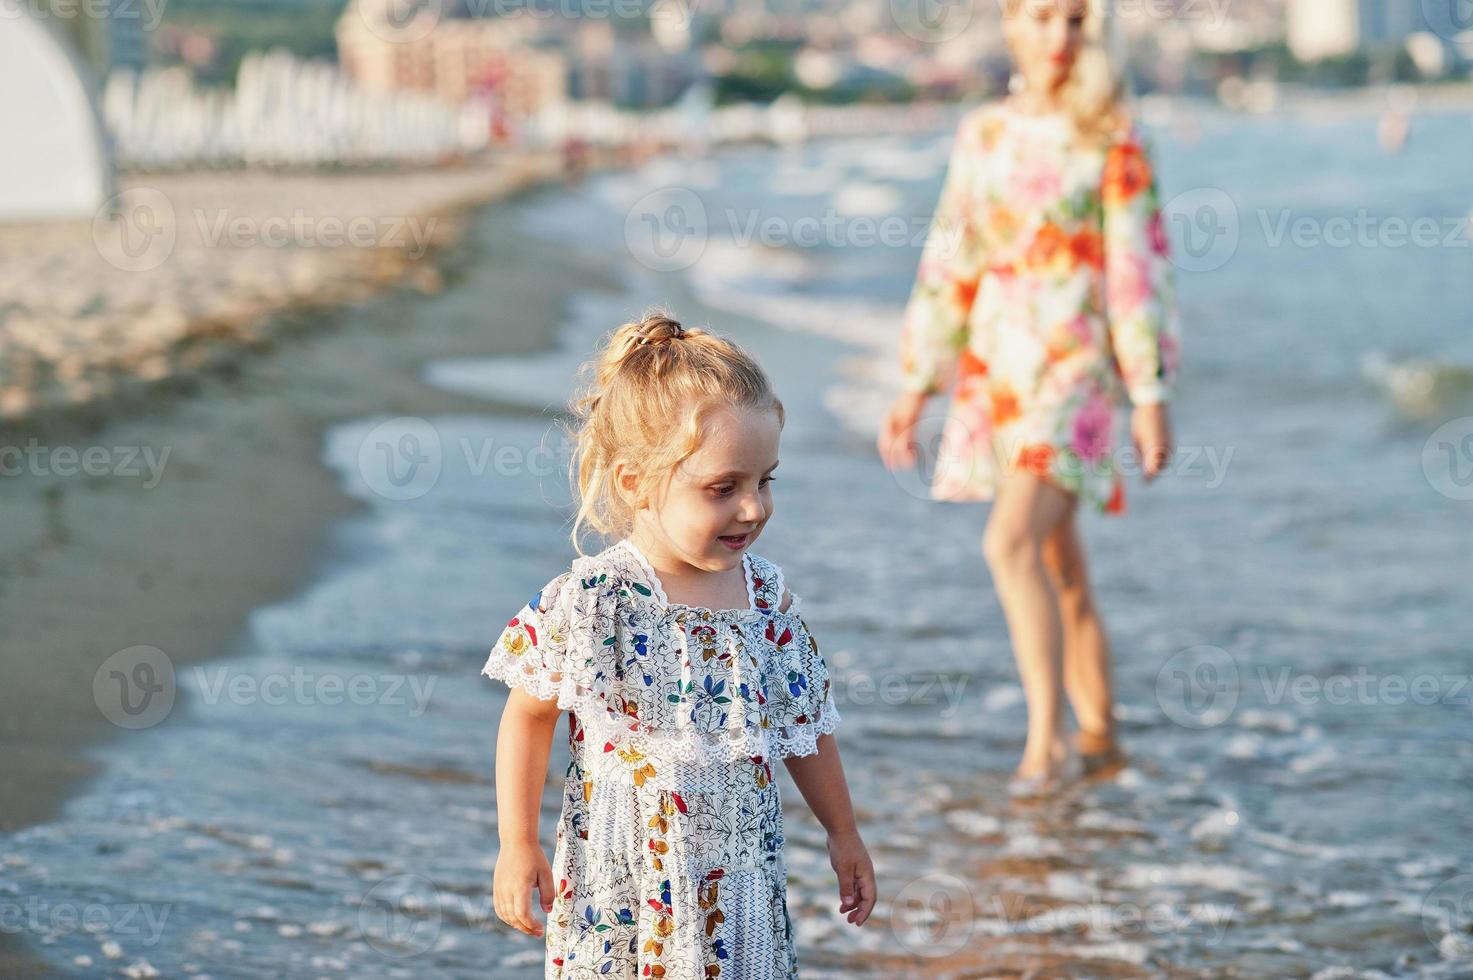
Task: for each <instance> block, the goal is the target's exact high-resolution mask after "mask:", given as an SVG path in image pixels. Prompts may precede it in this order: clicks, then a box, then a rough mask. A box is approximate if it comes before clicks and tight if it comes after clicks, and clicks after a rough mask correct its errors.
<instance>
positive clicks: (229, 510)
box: [0, 181, 617, 977]
mask: <svg viewBox="0 0 1473 980" xmlns="http://www.w3.org/2000/svg"><path fill="white" fill-rule="evenodd" d="M558 186H561V185H560V182H558V181H551V182H546V183H541V184H537V185H529V186H523V187H519V188H516V189H515V190H511V191H509V192H507V193H506V194H504V195H502V196H499V197H497V198H496V199H494V200H490V201H482V202H480V203H475V204H469V205H467V206H466V207H465V208H464V209H463V210H462V211H461V212H460V213H459V214H458V215H457V219H458V222H459V223H458V225H457V233H456V237H455V239H454V240H453V241H448V242H445V243H443V244H442V245H441V246H440V247H437V248H436V249H435V250H433V251H432V252H431V253H429V254H428V255H427V256H426V260H425V261H424V262H423V263H421V264H420V268H421V269H422V270H432V271H433V273H434V274H435V275H436V276H437V277H439V278H440V279H441V280H442V281H443V282H444V283H445V284H446V288H445V289H444V290H443V291H438V290H437V292H439V295H438V296H437V297H436V298H435V299H434V300H427V299H426V298H425V296H424V295H423V294H422V293H423V291H422V290H418V289H416V288H415V286H414V283H413V282H412V281H411V282H407V283H406V282H396V283H395V284H394V285H391V286H389V287H388V288H386V289H380V290H376V291H372V292H371V294H370V295H366V296H364V297H362V298H359V299H356V300H354V301H351V302H348V303H345V304H341V305H338V306H336V307H333V306H330V305H329V304H322V305H321V306H320V307H318V308H315V309H312V310H308V311H302V310H297V309H288V310H283V311H279V312H278V313H276V314H275V315H273V316H272V317H271V318H270V320H271V322H269V323H265V324H261V325H259V327H258V329H260V330H262V331H264V333H265V334H266V335H268V336H270V337H272V338H273V340H272V342H271V343H269V344H266V345H263V346H264V349H259V348H257V347H256V346H253V345H248V346H246V347H240V345H236V344H233V343H230V342H222V344H221V352H220V359H219V360H218V361H217V362H213V363H205V364H203V365H202V366H200V367H199V368H198V369H196V370H192V371H190V372H189V373H188V374H187V375H181V376H175V377H169V378H165V379H162V380H160V381H158V382H153V383H148V384H145V385H142V386H139V387H138V388H136V389H132V390H128V391H125V392H123V393H122V394H121V395H120V396H119V397H117V398H111V399H108V400H106V401H103V402H95V403H90V404H87V405H83V406H80V407H77V406H63V407H61V408H59V409H56V410H53V411H47V412H42V413H36V414H33V415H31V416H29V417H28V418H27V419H26V420H25V421H24V422H23V423H17V422H16V421H15V420H9V421H8V422H7V423H6V424H5V426H4V428H5V429H6V430H8V431H7V432H6V435H5V436H4V437H0V438H4V440H5V441H6V442H11V443H13V442H14V441H16V440H15V439H14V438H13V437H14V436H15V435H17V434H18V435H19V436H20V439H21V440H22V441H24V440H29V439H34V440H36V441H37V442H38V443H39V444H41V445H43V446H44V447H45V448H47V449H49V450H52V451H55V450H58V449H62V448H64V447H70V448H71V449H72V450H73V451H74V452H75V453H77V454H78V455H79V456H82V458H85V456H83V454H85V453H86V452H87V451H88V450H94V451H95V450H97V449H98V448H99V447H100V448H101V450H102V451H103V452H105V453H107V454H109V458H110V459H112V460H121V459H122V454H121V453H120V451H122V450H128V449H132V450H134V451H135V452H134V454H133V455H134V457H135V464H134V465H135V468H136V469H137V470H138V471H139V472H137V473H133V474H129V473H124V472H122V471H121V468H118V471H117V472H114V473H109V474H106V475H90V476H89V475H61V474H60V472H59V471H60V461H59V457H57V458H58V463H57V466H56V470H57V471H58V472H53V473H50V474H46V475H36V474H34V473H30V472H26V473H22V474H20V475H15V476H9V477H7V478H5V479H3V480H0V487H3V489H4V492H3V494H0V668H3V669H4V670H5V672H6V675H7V681H8V683H7V684H6V685H5V686H4V687H3V689H0V737H3V740H4V743H5V745H6V748H7V751H6V752H4V753H0V798H3V799H4V800H5V806H4V808H3V810H0V833H4V834H11V833H14V832H16V831H18V830H20V829H22V828H24V827H28V826H33V825H35V824H38V823H44V822H46V821H47V820H49V819H53V818H54V817H55V815H56V814H57V813H58V812H59V811H60V810H61V808H62V807H63V806H64V805H65V803H66V801H67V800H68V799H69V798H70V797H71V796H72V795H73V793H74V791H75V787H76V786H77V785H78V784H79V783H81V782H82V781H84V780H86V779H88V778H89V777H90V776H91V775H92V774H94V773H95V772H96V767H95V764H94V763H93V762H92V761H91V760H90V759H89V758H88V752H89V749H90V748H91V747H93V746H95V745H98V744H99V743H101V742H102V741H104V740H106V739H108V738H110V737H112V736H115V735H117V734H119V732H120V729H118V728H115V727H114V726H113V725H112V724H111V723H110V722H109V721H107V720H106V719H105V718H104V717H103V715H102V714H101V712H100V711H99V710H98V706H97V704H96V703H95V702H94V698H93V677H94V674H95V673H96V671H97V670H98V668H99V665H100V664H101V663H102V662H103V661H104V660H106V659H107V657H108V656H110V655H111V654H113V653H114V652H116V651H118V650H122V649H125V648H127V647H130V646H134V645H139V644H144V645H149V646H155V647H158V648H160V649H162V650H164V651H165V652H166V653H167V654H168V655H169V657H170V658H171V659H172V660H173V662H174V663H175V664H176V665H177V666H178V667H179V668H180V669H182V668H184V667H185V666H186V665H189V664H193V663H198V662H202V661H206V660H209V659H211V658H215V657H218V656H221V655H223V654H225V653H227V652H228V651H229V648H230V647H231V645H232V644H233V643H234V642H235V641H236V640H237V638H238V637H239V635H240V632H241V630H242V629H243V628H244V627H245V624H246V621H247V620H246V617H247V616H248V615H249V613H250V612H251V611H252V610H253V609H256V608H258V607H260V606H262V605H265V604H267V603H269V602H271V601H274V600H278V599H280V598H282V597H284V596H287V595H289V594H291V593H292V592H293V591H295V590H296V589H297V588H299V587H301V586H302V585H303V584H304V583H306V582H308V581H310V579H311V573H312V569H313V565H314V563H315V562H316V561H318V560H320V551H321V546H322V544H323V543H324V541H325V539H326V537H327V535H328V533H329V531H330V529H331V527H332V525H333V523H334V522H335V521H336V520H337V519H339V518H341V517H344V516H346V515H348V514H351V513H353V512H355V511H356V510H358V509H359V508H360V506H361V505H360V504H359V503H358V502H356V501H355V500H353V499H352V498H351V497H349V496H347V495H346V494H344V493H343V492H342V491H341V490H340V489H339V486H338V480H337V477H336V476H335V475H334V474H333V473H332V472H331V471H330V470H329V469H328V468H327V467H326V466H324V465H323V463H322V460H321V454H322V448H323V437H324V433H325V431H326V430H327V429H328V428H329V427H330V426H333V425H335V424H338V423H340V422H344V421H348V420H351V419H355V418H360V417H362V416H365V415H371V414H375V413H380V412H386V413H391V414H396V415H434V414H439V413H447V412H478V413H487V412H494V411H497V410H498V409H497V407H496V406H494V405H489V404H488V403H487V402H486V401H485V400H483V399H480V398H473V397H470V396H464V395H458V394H455V393H453V392H449V391H444V390H441V389H439V388H435V387H432V386H430V385H429V384H428V383H427V382H424V381H422V380H421V378H420V370H421V367H422V365H423V364H424V363H425V362H427V361H430V360H434V359H438V358H445V357H477V356H493V355H507V354H517V353H526V352H531V351H535V350H539V349H545V348H546V347H548V346H549V345H550V344H552V343H553V342H555V337H556V331H557V329H558V327H559V326H560V324H561V322H562V318H563V316H564V315H565V311H566V303H567V299H568V297H569V296H570V295H571V294H572V293H573V292H575V291H581V290H586V289H589V288H610V289H614V288H617V284H616V283H614V282H613V281H612V280H610V279H608V278H607V277H605V276H603V275H601V274H600V273H598V272H597V271H595V270H593V269H589V268H584V267H582V266H581V265H579V264H578V263H577V261H576V259H577V257H576V256H570V255H569V254H568V252H567V251H566V250H565V249H558V248H555V247H553V246H551V245H549V244H547V243H544V242H541V241H538V240H536V239H532V238H529V237H526V236H519V235H518V234H517V233H516V232H515V229H513V228H510V224H509V221H510V218H509V215H510V210H511V209H510V208H509V207H508V205H509V204H510V203H511V202H513V201H516V200H518V199H519V198H521V197H522V196H523V195H525V194H537V193H555V192H556V188H557V187H558ZM508 229H510V230H508ZM498 232H500V233H499V234H498ZM570 262H572V266H573V269H574V270H575V271H577V272H579V273H581V275H574V276H566V275H563V276H551V275H548V274H547V272H546V270H547V269H548V268H549V267H554V266H556V267H558V268H567V267H568V266H569V264H570ZM477 277H491V278H493V279H494V280H495V281H496V289H497V290H498V295H501V296H504V297H505V302H504V303H503V304H499V305H498V307H497V309H495V310H491V311H488V310H485V309H484V308H476V307H474V306H471V305H469V303H468V302H462V303H461V304H460V305H457V297H456V290H455V288H454V287H455V286H456V285H457V284H464V283H467V282H471V281H473V280H474V279H475V278H477ZM463 292H464V293H465V294H466V295H467V296H469V295H473V294H475V293H476V292H477V291H476V290H473V289H467V290H464V291H463ZM427 302H437V303H442V304H444V306H445V308H444V309H442V310H437V311H436V313H435V315H433V316H425V317H422V319H421V321H420V322H413V321H414V318H415V316H416V313H417V311H418V310H420V309H422V305H423V304H425V303H427ZM510 410H513V411H516V409H510ZM139 450H141V452H139ZM150 452H151V453H152V458H153V459H154V460H157V461H162V465H161V466H160V467H159V468H158V470H157V472H153V473H151V472H150V470H149V468H148V467H147V466H145V465H143V463H142V462H139V460H146V459H148V458H149V453H150ZM166 453H167V455H165V454H166ZM168 723H169V722H168V721H167V720H166V721H164V722H163V723H162V724H165V725H167V724H168ZM0 974H3V975H5V976H17V977H21V976H41V975H45V971H44V970H43V968H42V966H41V964H39V963H38V962H36V961H34V960H33V959H32V958H31V957H30V956H28V955H27V954H26V953H25V951H24V939H23V937H21V936H17V935H13V934H10V933H7V932H3V931H0Z"/></svg>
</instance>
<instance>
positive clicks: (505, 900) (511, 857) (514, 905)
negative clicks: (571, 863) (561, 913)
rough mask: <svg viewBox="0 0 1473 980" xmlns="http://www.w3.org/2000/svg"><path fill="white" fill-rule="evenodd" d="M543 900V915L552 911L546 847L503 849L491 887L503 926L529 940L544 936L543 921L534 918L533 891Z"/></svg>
mask: <svg viewBox="0 0 1473 980" xmlns="http://www.w3.org/2000/svg"><path fill="white" fill-rule="evenodd" d="M534 888H535V889H536V890H537V893H538V895H540V896H541V898H542V913H543V914H544V915H546V914H547V913H548V912H551V911H552V897H553V887H552V866H551V865H549V864H548V863H547V855H545V854H543V853H542V845H541V844H537V843H531V844H516V845H513V846H511V847H507V846H506V845H504V844H503V845H502V847H501V853H500V854H498V855H497V856H496V871H495V874H494V878H493V883H492V885H491V892H492V895H493V896H494V903H493V904H494V906H495V908H496V915H497V917H498V918H499V919H501V921H502V922H505V923H506V924H507V925H509V926H511V927H512V928H514V929H516V930H517V931H518V932H525V933H526V934H527V935H529V936H540V935H542V921H541V920H540V919H538V918H536V917H535V916H533V914H532V890H533V889H534Z"/></svg>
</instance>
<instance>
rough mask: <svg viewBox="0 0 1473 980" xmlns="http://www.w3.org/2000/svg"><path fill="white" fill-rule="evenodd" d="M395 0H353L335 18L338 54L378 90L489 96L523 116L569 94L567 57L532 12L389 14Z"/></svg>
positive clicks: (450, 97)
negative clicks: (397, 17)
mask: <svg viewBox="0 0 1473 980" xmlns="http://www.w3.org/2000/svg"><path fill="white" fill-rule="evenodd" d="M392 2H393V0H351V2H350V3H349V4H348V6H347V8H346V9H345V10H344V11H343V15H342V17H341V18H340V19H339V20H338V24H337V31H336V34H337V42H338V60H339V62H340V63H341V64H342V66H343V70H344V71H346V72H347V73H348V75H349V76H351V77H352V78H353V79H354V80H355V81H357V82H358V83H359V84H361V85H362V86H364V87H365V88H367V89H370V90H374V91H415V92H427V93H432V94H434V95H436V96H438V97H439V98H441V99H443V100H444V101H446V102H449V103H452V104H458V103H461V102H465V101H466V100H467V99H470V98H473V97H478V96H487V97H491V98H493V99H495V100H496V101H497V102H498V103H499V104H500V105H501V107H502V108H503V109H504V111H506V112H507V113H508V114H510V115H513V116H519V117H525V116H531V115H535V114H537V113H539V112H541V111H543V110H545V109H547V108H549V107H552V106H556V105H559V104H561V103H563V102H565V101H566V100H567V98H568V65H567V60H566V58H565V56H564V54H563V53H562V52H561V51H560V50H558V49H557V47H556V45H555V43H553V39H550V38H548V37H547V36H546V33H545V26H544V22H542V21H539V20H537V19H536V18H533V17H531V16H509V17H496V18H468V17H444V18H438V19H436V20H435V21H434V22H432V23H426V24H422V25H419V26H415V25H413V24H401V23H398V22H396V21H394V20H393V19H392V18H391V12H390V11H389V9H388V8H389V6H390V5H391V4H392Z"/></svg>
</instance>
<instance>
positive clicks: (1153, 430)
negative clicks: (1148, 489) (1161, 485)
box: [1130, 402, 1171, 483]
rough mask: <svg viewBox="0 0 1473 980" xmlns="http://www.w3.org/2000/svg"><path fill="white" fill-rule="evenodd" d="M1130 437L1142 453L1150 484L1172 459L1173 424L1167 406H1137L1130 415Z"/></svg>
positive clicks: (1143, 465) (1161, 404)
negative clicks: (1167, 413)
mask: <svg viewBox="0 0 1473 980" xmlns="http://www.w3.org/2000/svg"><path fill="white" fill-rule="evenodd" d="M1130 437H1131V439H1132V440H1133V441H1134V442H1135V451H1136V452H1138V453H1140V457H1141V466H1142V467H1143V470H1144V473H1145V478H1146V482H1147V483H1150V482H1151V481H1152V480H1153V479H1155V478H1156V477H1157V476H1158V475H1160V473H1161V471H1162V470H1164V469H1166V463H1167V461H1168V460H1169V459H1170V458H1171V422H1170V420H1169V419H1167V417H1166V404H1165V403H1164V402H1158V403H1157V404H1155V405H1137V406H1136V408H1135V410H1134V411H1133V412H1131V413H1130Z"/></svg>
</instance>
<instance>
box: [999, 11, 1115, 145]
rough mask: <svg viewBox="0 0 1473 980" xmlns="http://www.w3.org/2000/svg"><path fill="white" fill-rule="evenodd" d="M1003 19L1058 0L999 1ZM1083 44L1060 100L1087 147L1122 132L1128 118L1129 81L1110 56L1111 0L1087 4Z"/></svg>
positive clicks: (1111, 38)
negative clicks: (1126, 115)
mask: <svg viewBox="0 0 1473 980" xmlns="http://www.w3.org/2000/svg"><path fill="white" fill-rule="evenodd" d="M1000 2H1001V4H1002V14H1003V18H1004V19H1007V18H1010V17H1013V16H1015V15H1016V14H1018V12H1019V11H1020V10H1021V9H1022V8H1023V6H1024V5H1025V4H1034V3H1051V2H1055V0H1000ZM1084 4H1085V14H1084V42H1083V44H1081V45H1080V48H1079V53H1078V55H1077V56H1076V57H1075V60H1074V65H1073V67H1072V68H1071V69H1070V71H1069V77H1068V79H1067V80H1066V81H1065V82H1064V86H1063V89H1062V91H1061V92H1060V96H1061V99H1062V101H1063V103H1064V106H1065V111H1066V112H1067V113H1068V114H1069V117H1070V118H1071V120H1072V121H1073V123H1074V128H1075V129H1076V130H1077V131H1078V132H1079V134H1080V136H1081V137H1083V138H1084V140H1085V141H1086V142H1088V143H1094V144H1103V143H1105V142H1107V141H1108V140H1109V139H1110V137H1111V136H1113V135H1114V134H1115V133H1117V132H1118V131H1119V127H1120V125H1121V124H1122V123H1123V122H1124V119H1125V114H1126V97H1127V94H1128V93H1127V87H1126V79H1125V78H1124V76H1123V75H1122V74H1121V72H1120V71H1118V70H1117V68H1116V61H1115V58H1114V57H1113V56H1112V54H1111V50H1112V46H1113V33H1114V32H1113V28H1114V21H1113V18H1111V16H1110V0H1084Z"/></svg>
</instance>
